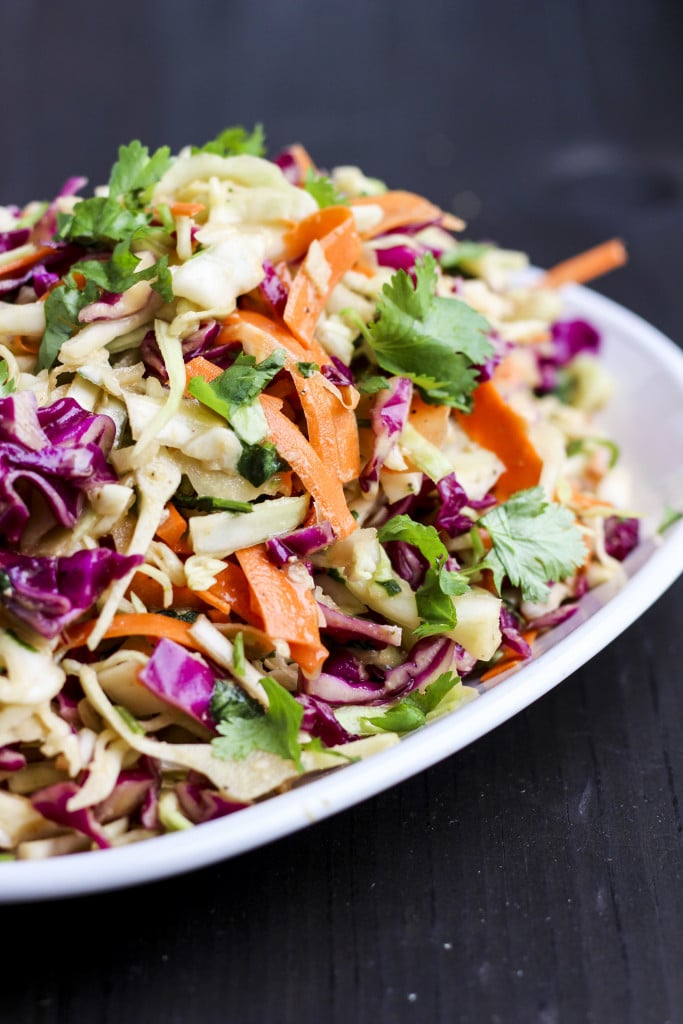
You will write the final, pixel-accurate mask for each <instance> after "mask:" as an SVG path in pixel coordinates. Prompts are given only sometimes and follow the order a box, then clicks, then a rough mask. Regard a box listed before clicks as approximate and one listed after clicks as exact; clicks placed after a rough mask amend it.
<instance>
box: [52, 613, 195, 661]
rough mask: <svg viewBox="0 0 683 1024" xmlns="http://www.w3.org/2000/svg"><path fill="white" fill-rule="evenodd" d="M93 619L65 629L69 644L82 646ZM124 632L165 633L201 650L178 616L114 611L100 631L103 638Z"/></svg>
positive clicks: (136, 634) (133, 633)
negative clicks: (120, 613) (109, 623)
mask: <svg viewBox="0 0 683 1024" xmlns="http://www.w3.org/2000/svg"><path fill="white" fill-rule="evenodd" d="M96 622H97V619H90V620H89V621H88V622H83V623H81V624H80V625H78V626H75V627H74V628H73V629H69V630H67V634H66V635H67V638H68V642H69V646H70V647H82V646H83V644H84V643H85V642H86V640H87V639H88V637H89V636H90V634H91V633H92V631H93V629H94V628H95V623H96ZM126 636H153V637H166V638H167V639H168V640H174V641H175V642H176V643H177V644H181V645H182V646H183V647H190V648H191V649H192V650H194V651H200V650H201V647H200V645H199V644H198V643H197V641H196V640H195V639H194V637H193V636H192V635H191V634H190V624H189V623H187V622H183V621H182V619H174V618H173V617H172V616H171V615H157V614H155V613H154V612H142V613H140V614H138V613H128V614H125V615H115V616H114V618H113V619H112V621H111V625H110V626H109V627H108V629H107V631H106V633H105V634H104V639H105V640H110V639H113V638H114V637H126Z"/></svg>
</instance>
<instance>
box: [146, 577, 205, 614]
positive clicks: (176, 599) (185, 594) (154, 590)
mask: <svg viewBox="0 0 683 1024" xmlns="http://www.w3.org/2000/svg"><path fill="white" fill-rule="evenodd" d="M130 592H131V593H132V594H135V595H136V596H137V597H139V598H140V600H141V601H142V603H143V604H144V605H146V607H147V608H148V609H149V608H163V606H164V591H163V588H162V586H161V584H160V583H159V582H158V581H157V580H155V579H152V577H151V576H147V575H146V574H145V573H143V572H136V573H135V576H133V581H132V583H131V585H130ZM204 603H205V602H204V601H202V598H201V596H200V595H199V594H198V593H197V592H196V591H194V590H190V588H189V587H173V607H174V608H203V607H204Z"/></svg>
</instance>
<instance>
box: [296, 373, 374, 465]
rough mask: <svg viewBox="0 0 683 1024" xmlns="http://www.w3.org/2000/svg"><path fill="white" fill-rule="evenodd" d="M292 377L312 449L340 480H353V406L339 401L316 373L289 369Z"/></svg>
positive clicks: (355, 448)
mask: <svg viewBox="0 0 683 1024" xmlns="http://www.w3.org/2000/svg"><path fill="white" fill-rule="evenodd" d="M292 380H293V382H294V386H295V388H296V390H297V393H298V395H299V401H300V402H301V408H302V409H303V411H304V416H305V417H306V426H307V427H308V440H309V441H310V443H311V445H312V447H313V449H314V451H315V452H316V454H317V455H319V456H320V458H321V459H322V461H323V462H324V464H325V465H326V466H329V468H330V469H331V470H332V471H333V472H334V474H335V475H336V476H337V477H338V478H339V479H340V480H341V481H342V483H349V481H351V480H356V479H357V477H358V475H359V473H360V448H359V443H358V426H357V424H356V417H355V415H354V413H353V410H352V409H347V408H346V406H344V405H342V403H341V402H340V400H339V398H338V396H337V395H335V394H334V393H333V392H332V391H330V390H329V388H327V387H326V386H325V384H324V383H323V382H322V381H321V380H320V376H319V375H316V376H314V377H308V378H306V377H303V376H302V375H301V374H300V373H296V372H293V373H292Z"/></svg>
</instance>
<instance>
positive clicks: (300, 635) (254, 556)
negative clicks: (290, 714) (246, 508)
mask: <svg viewBox="0 0 683 1024" xmlns="http://www.w3.org/2000/svg"><path fill="white" fill-rule="evenodd" d="M236 557H237V561H238V562H239V564H240V566H241V567H242V569H243V570H244V575H245V576H246V578H247V580H248V582H249V587H250V589H251V593H252V598H253V601H252V606H255V608H256V610H258V612H259V614H260V615H261V617H262V619H263V628H264V630H265V632H266V633H267V634H268V635H269V636H271V637H272V638H273V639H274V640H285V641H286V642H287V643H288V644H289V645H290V651H291V654H292V657H293V658H294V660H295V661H297V663H298V664H299V665H300V666H301V667H302V669H303V670H304V672H308V673H309V674H312V673H315V672H317V671H318V670H319V669H320V667H321V665H322V663H323V661H324V660H325V658H326V657H327V654H328V652H327V650H326V648H325V647H324V646H323V645H322V643H321V642H320V628H319V625H318V608H317V605H316V603H315V599H314V597H313V593H312V591H310V590H304V589H299V588H297V587H295V586H294V585H293V584H292V583H291V582H290V580H289V579H288V577H287V574H286V573H285V572H284V571H283V570H282V569H278V568H277V566H275V565H273V563H272V562H271V561H270V559H269V558H268V555H267V554H266V548H265V545H264V544H256V545H255V546H254V547H250V548H243V549H242V550H241V551H238V552H237V553H236Z"/></svg>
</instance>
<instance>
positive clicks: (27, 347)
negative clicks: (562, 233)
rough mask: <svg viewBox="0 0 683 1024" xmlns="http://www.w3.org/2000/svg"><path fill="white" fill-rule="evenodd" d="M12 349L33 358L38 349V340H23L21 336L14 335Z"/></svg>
mask: <svg viewBox="0 0 683 1024" xmlns="http://www.w3.org/2000/svg"><path fill="white" fill-rule="evenodd" d="M12 347H13V348H15V349H21V351H22V352H26V353H27V354H28V355H32V356H34V355H35V354H36V353H37V351H38V349H39V348H40V338H24V337H23V336H22V335H21V334H15V336H14V338H13V339H12Z"/></svg>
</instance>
